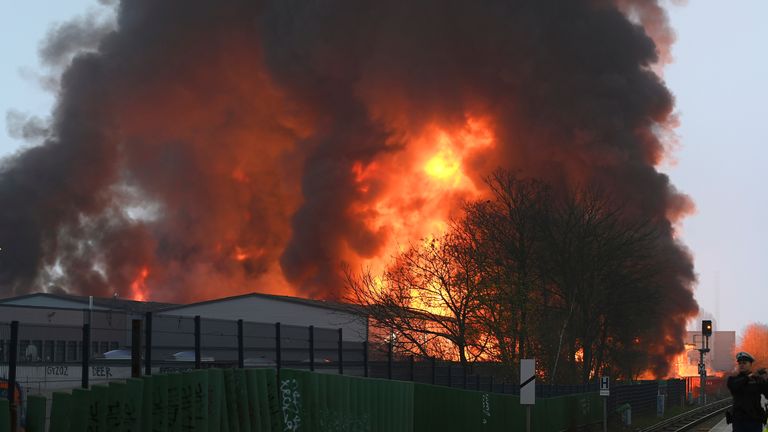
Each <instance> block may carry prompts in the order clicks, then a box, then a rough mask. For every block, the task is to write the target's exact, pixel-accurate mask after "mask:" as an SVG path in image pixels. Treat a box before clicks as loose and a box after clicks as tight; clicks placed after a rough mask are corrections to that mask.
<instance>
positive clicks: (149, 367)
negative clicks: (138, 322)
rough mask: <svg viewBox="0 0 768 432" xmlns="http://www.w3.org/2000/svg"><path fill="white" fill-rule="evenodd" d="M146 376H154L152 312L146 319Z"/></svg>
mask: <svg viewBox="0 0 768 432" xmlns="http://www.w3.org/2000/svg"><path fill="white" fill-rule="evenodd" d="M144 375H147V376H149V375H152V312H147V314H146V315H145V318H144Z"/></svg>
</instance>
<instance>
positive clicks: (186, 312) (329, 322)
mask: <svg viewBox="0 0 768 432" xmlns="http://www.w3.org/2000/svg"><path fill="white" fill-rule="evenodd" d="M160 313H162V314H165V315H180V316H190V317H194V316H198V315H199V316H200V317H202V318H209V319H220V320H239V319H242V320H243V321H250V322H260V323H278V322H279V323H281V324H285V325H290V326H300V327H309V326H315V327H316V328H325V329H339V328H341V329H342V333H343V337H344V340H345V341H350V342H351V341H357V342H363V341H365V340H367V339H368V320H367V318H366V316H365V315H364V314H362V313H361V310H360V309H359V308H356V307H354V306H352V305H349V304H343V303H335V302H330V301H323V300H309V299H303V298H298V297H288V296H276V295H267V294H258V293H251V294H244V295H240V296H235V297H225V298H221V299H215V300H208V301H203V302H199V303H192V304H188V305H180V306H170V307H167V308H164V309H162V310H161V311H160Z"/></svg>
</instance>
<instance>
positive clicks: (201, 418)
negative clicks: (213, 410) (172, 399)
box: [192, 371, 209, 432]
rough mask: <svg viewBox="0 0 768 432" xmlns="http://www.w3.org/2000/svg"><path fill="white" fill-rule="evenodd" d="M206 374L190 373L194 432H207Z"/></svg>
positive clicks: (202, 372)
mask: <svg viewBox="0 0 768 432" xmlns="http://www.w3.org/2000/svg"><path fill="white" fill-rule="evenodd" d="M208 386H209V383H208V372H207V371H195V372H192V406H193V408H194V410H195V418H194V426H195V430H196V431H200V432H208Z"/></svg>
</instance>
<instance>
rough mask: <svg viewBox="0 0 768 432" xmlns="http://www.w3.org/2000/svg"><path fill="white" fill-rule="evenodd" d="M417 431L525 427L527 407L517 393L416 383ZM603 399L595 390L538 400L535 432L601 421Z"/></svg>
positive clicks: (533, 409) (534, 409)
mask: <svg viewBox="0 0 768 432" xmlns="http://www.w3.org/2000/svg"><path fill="white" fill-rule="evenodd" d="M414 399H415V402H414V404H415V408H414V411H415V419H414V426H415V431H416V432H426V431H432V430H439V431H441V432H461V431H469V430H471V431H479V432H496V431H498V432H502V431H504V432H506V431H509V430H524V429H525V421H526V407H525V406H523V405H520V399H519V398H518V397H517V396H511V395H500V394H490V393H484V392H476V391H467V390H459V389H450V388H445V387H436V386H431V385H427V384H416V385H415V398H414ZM601 418H602V405H601V404H600V398H599V396H598V395H597V394H594V393H585V394H577V395H570V396H563V397H557V398H546V399H538V400H537V401H536V404H535V405H534V406H532V407H531V428H532V430H533V431H535V432H558V431H563V430H571V429H575V428H577V427H579V426H585V425H588V424H594V423H599V422H600V420H601Z"/></svg>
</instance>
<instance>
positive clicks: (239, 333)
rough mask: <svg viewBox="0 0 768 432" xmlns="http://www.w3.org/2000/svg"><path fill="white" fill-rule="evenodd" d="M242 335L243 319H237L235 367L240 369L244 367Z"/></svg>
mask: <svg viewBox="0 0 768 432" xmlns="http://www.w3.org/2000/svg"><path fill="white" fill-rule="evenodd" d="M243 339H244V335H243V320H242V319H239V320H237V367H239V368H240V369H242V368H244V367H245V346H244V342H243Z"/></svg>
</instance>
